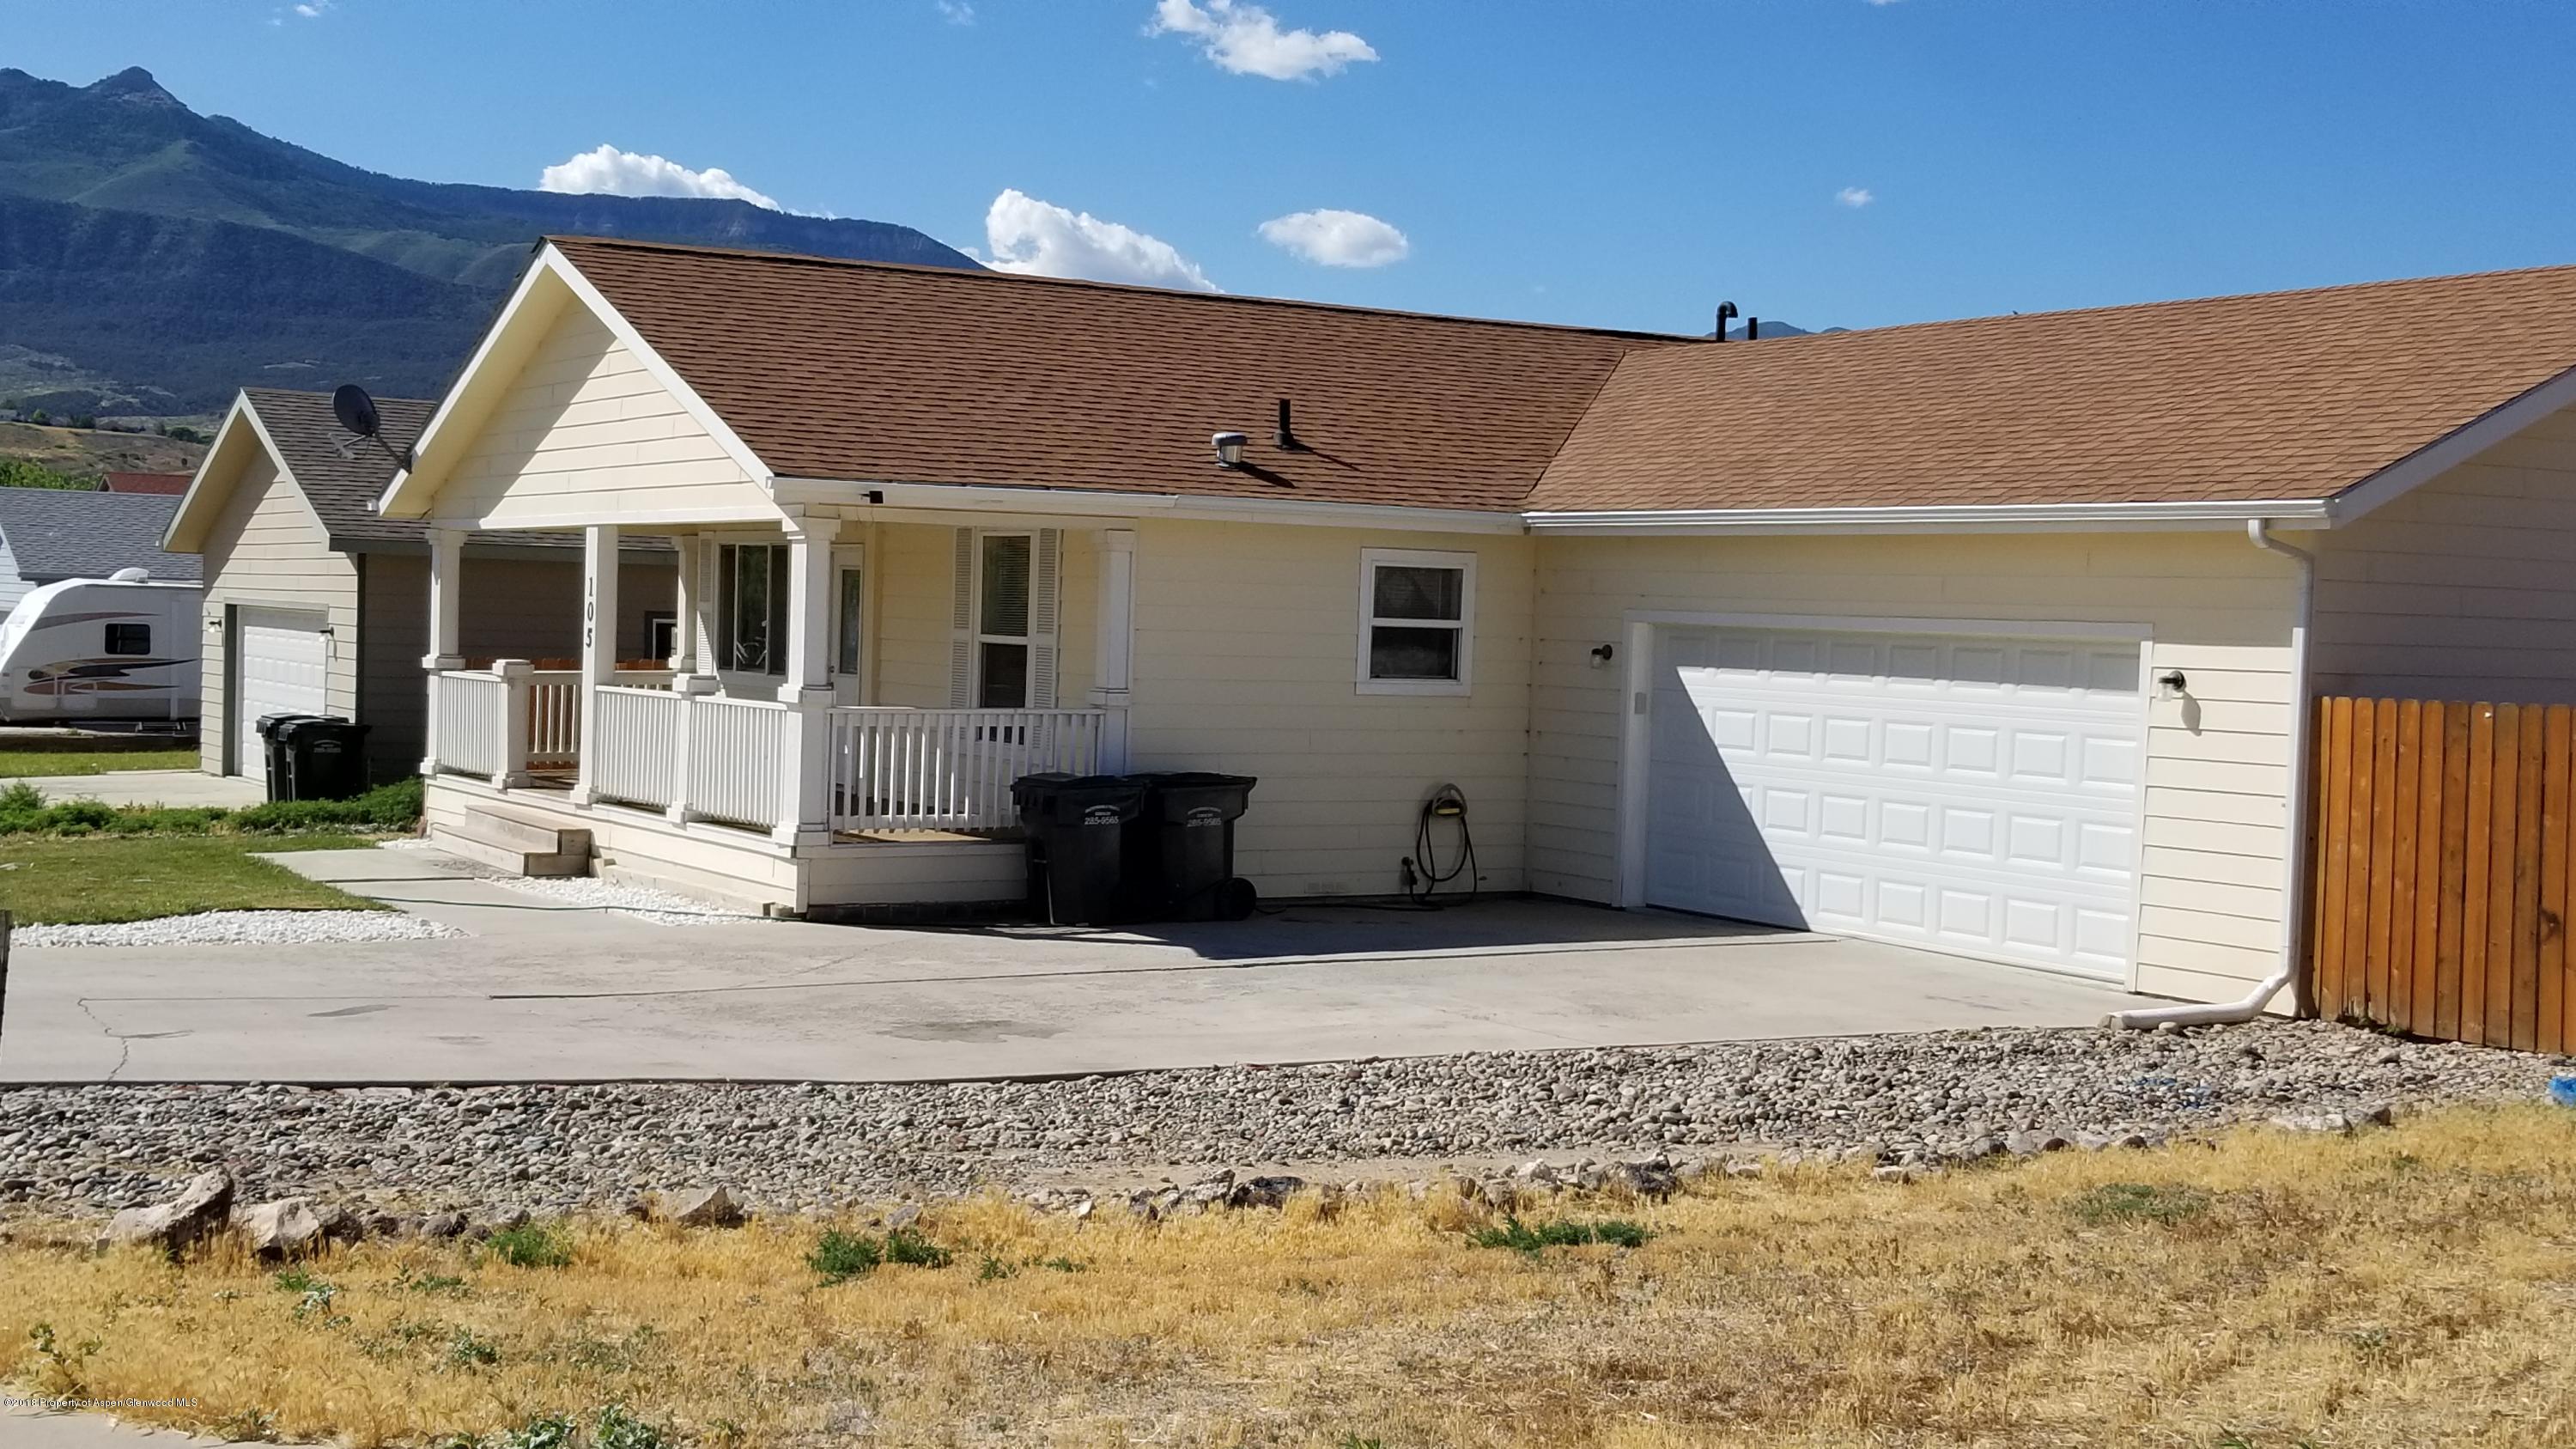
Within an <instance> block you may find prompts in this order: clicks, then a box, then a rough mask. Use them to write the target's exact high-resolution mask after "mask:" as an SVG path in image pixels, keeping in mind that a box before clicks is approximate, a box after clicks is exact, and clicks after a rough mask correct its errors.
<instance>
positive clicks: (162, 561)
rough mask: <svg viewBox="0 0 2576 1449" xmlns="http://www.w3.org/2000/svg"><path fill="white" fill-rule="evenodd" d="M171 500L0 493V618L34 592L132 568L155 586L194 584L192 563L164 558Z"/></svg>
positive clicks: (61, 491) (41, 491) (45, 491)
mask: <svg viewBox="0 0 2576 1449" xmlns="http://www.w3.org/2000/svg"><path fill="white" fill-rule="evenodd" d="M178 506H179V500H177V499H175V498H159V497H153V496H151V495H148V494H146V495H142V496H136V495H133V494H119V493H99V492H95V491H89V490H82V489H71V488H0V613H6V612H8V611H9V610H11V609H14V608H16V607H17V606H18V601H19V600H20V599H23V598H25V597H26V596H27V591H28V590H29V589H32V588H34V587H36V586H37V585H38V584H50V583H56V582H59V581H61V580H63V579H103V578H106V577H107V576H108V575H110V574H113V573H115V572H116V571H117V570H118V569H127V568H139V569H142V570H144V571H146V572H147V573H149V574H151V575H152V577H154V578H156V579H169V580H173V581H176V582H181V583H195V582H196V581H197V561H196V560H195V559H194V558H191V557H189V556H188V555H186V554H171V553H164V552H162V550H161V535H162V533H163V531H164V530H166V529H167V528H168V527H169V526H170V515H171V513H172V512H173V511H174V510H176V509H177V508H178Z"/></svg>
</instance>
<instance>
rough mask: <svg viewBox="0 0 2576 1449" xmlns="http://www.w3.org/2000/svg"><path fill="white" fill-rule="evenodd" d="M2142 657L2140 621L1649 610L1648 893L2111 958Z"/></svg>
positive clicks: (2125, 896)
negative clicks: (1853, 622) (1844, 625)
mask: <svg viewBox="0 0 2576 1449" xmlns="http://www.w3.org/2000/svg"><path fill="white" fill-rule="evenodd" d="M2138 675H2139V669H2138V646H2137V645H2136V644H2135V643H2125V644H2124V643H2112V642H2100V643H2097V642H2092V641H2072V640H2049V639H1999V638H1984V637H1972V636H1956V637H1952V636H1927V635H1913V634H1901V635H1900V634H1854V633H1840V632H1802V631H1788V630H1753V629H1715V628H1707V629H1702V628H1667V629H1662V630H1659V631H1658V640H1657V650H1656V658H1655V691H1654V697H1653V699H1652V701H1651V708H1650V723H1651V725H1652V730H1651V738H1652V752H1651V767H1650V779H1649V788H1648V792H1647V793H1648V805H1647V826H1646V833H1647V848H1646V898H1647V901H1648V903H1649V904H1653V905H1660V906H1672V907H1676V908H1679V909H1682V910H1687V911H1698V912H1703V913H1705V914H1708V915H1716V916H1730V917H1735V918H1739V919H1743V920H1751V921H1762V922H1767V923H1770V924H1774V925H1784V926H1803V927H1806V928H1808V929H1812V930H1818V931H1830V932H1835V933H1837V934H1841V935H1850V936H1865V937H1869V938H1871V939H1874V940H1882V941H1892V942H1897V943H1899V944H1903V945H1910V946H1926V947H1930V948H1933V949H1935V950H1947V951H1956V952H1959V953H1962V954H1966V955H1975V956H1986V957H1992V958H1995V959H1999V960H2006V961H2015V962H2021V963H2024V964H2029V965H2036V966H2049V967H2055V968H2058V969H2060V970H2071V971H2080V972H2084V973H2087V974H2091V975H2098V976H2105V977H2111V978H2115V979H2117V978H2121V977H2124V976H2125V975H2126V974H2127V972H2128V966H2129V955H2130V951H2131V943H2132V940H2133V935H2134V923H2135V921H2136V919H2137V804H2138V790H2139V788H2140V779H2139V770H2140V762H2141V760H2142V759H2143V758H2144V753H2145V752H2144V749H2143V748H2142V741H2141V734H2142V731H2143V729H2144V722H2143V718H2142V710H2141V708H2140V701H2139V698H2138V688H2139V678H2138Z"/></svg>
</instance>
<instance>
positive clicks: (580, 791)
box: [572, 523, 617, 805]
mask: <svg viewBox="0 0 2576 1449" xmlns="http://www.w3.org/2000/svg"><path fill="white" fill-rule="evenodd" d="M616 679H617V525H616V524H613V523H594V524H592V525H590V526H589V527H588V528H585V529H583V530H582V531H581V699H580V701H579V704H578V708H579V709H580V711H581V760H580V766H579V773H577V774H576V775H575V776H574V777H573V786H572V799H573V803H574V804H576V805H587V804H589V803H590V802H591V801H592V800H594V799H596V798H597V791H596V788H595V787H596V784H597V782H598V780H599V743H600V742H599V696H598V692H597V691H598V689H599V686H601V685H603V684H610V683H614V682H615V681H616Z"/></svg>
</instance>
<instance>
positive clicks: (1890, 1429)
mask: <svg viewBox="0 0 2576 1449" xmlns="http://www.w3.org/2000/svg"><path fill="white" fill-rule="evenodd" d="M2121 1184H2143V1185H2145V1187H2144V1188H2127V1187H2121V1186H2119V1185H2121ZM1542 1213H1544V1214H1547V1215H1555V1214H1560V1213H1561V1214H1564V1215H1569V1216H1574V1217H1585V1218H1590V1217H1600V1216H1605V1215H1619V1216H1626V1217H1631V1218H1633V1219H1635V1220H1637V1221H1640V1222H1643V1223H1645V1224H1646V1225H1647V1226H1649V1227H1650V1228H1652V1229H1653V1230H1654V1232H1655V1234H1656V1236H1655V1237H1654V1238H1653V1240H1652V1241H1650V1242H1648V1243H1647V1244H1646V1245H1645V1246H1644V1247H1642V1248H1638V1249H1634V1250H1623V1249H1617V1248H1607V1247H1586V1248H1572V1249H1566V1248H1557V1249H1549V1250H1546V1251H1545V1252H1544V1253H1543V1254H1541V1255H1539V1256H1536V1257H1531V1256H1527V1255H1523V1254H1520V1253H1516V1252H1511V1251H1503V1250H1496V1249H1480V1248H1475V1247H1471V1246H1469V1245H1468V1243H1467V1242H1466V1240H1465V1238H1464V1235H1463V1232H1462V1230H1463V1229H1466V1228H1469V1227H1472V1226H1474V1225H1476V1224H1477V1223H1478V1222H1479V1221H1480V1220H1481V1215H1480V1213H1479V1212H1478V1211H1477V1210H1476V1209H1473V1208H1470V1207H1467V1206H1465V1205H1463V1204H1461V1203H1460V1202H1458V1201H1457V1200H1456V1198H1455V1197H1454V1195H1446V1194H1435V1195H1434V1197H1433V1199H1432V1200H1430V1201H1428V1202H1414V1201H1411V1200H1410V1199H1408V1198H1406V1197H1404V1196H1403V1195H1401V1194H1390V1195H1387V1196H1382V1197H1378V1198H1374V1199H1370V1200H1366V1201H1361V1202H1356V1203H1351V1204H1346V1205H1343V1206H1341V1207H1340V1208H1339V1209H1338V1210H1334V1209H1328V1208H1327V1207H1325V1206H1324V1205H1322V1204H1320V1203H1318V1202H1315V1201H1310V1200H1300V1201H1299V1202H1297V1203H1295V1204H1292V1206H1291V1207H1290V1208H1289V1209H1288V1210H1287V1211H1286V1212H1284V1213H1262V1212H1246V1213H1239V1214H1220V1215H1213V1216H1208V1217H1203V1218H1190V1219H1181V1220H1176V1221H1173V1222H1168V1223H1163V1224H1159V1225H1157V1224H1150V1223H1143V1222H1137V1221H1133V1220H1130V1219H1128V1218H1127V1217H1125V1216H1124V1215H1123V1214H1120V1213H1115V1212H1108V1211H1104V1212H1103V1213H1102V1214H1100V1215H1099V1216H1097V1217H1095V1218H1094V1219H1092V1220H1091V1221H1089V1222H1087V1223H1077V1222H1074V1221H1071V1220H1069V1219H1063V1218H1046V1217H1039V1216H1036V1215H1033V1214H1031V1213H1029V1212H1026V1211H1024V1210H1022V1209H1019V1208H1017V1207H1014V1206H1011V1205H1009V1204H1005V1203H1001V1202H997V1201H983V1202H970V1203H965V1204H959V1205H954V1206H949V1207H944V1208H941V1209H938V1210H937V1211H934V1212H933V1213H931V1214H930V1216H929V1217H928V1218H927V1220H926V1221H925V1224H924V1226H925V1227H926V1228H927V1230H928V1232H929V1235H930V1236H931V1237H932V1238H933V1239H934V1240H936V1241H938V1242H940V1243H942V1244H944V1245H946V1246H947V1247H949V1248H951V1249H952V1250H954V1252H955V1260H954V1262H953V1264H952V1265H951V1266H949V1267H946V1268H941V1269H925V1268H911V1267H888V1268H881V1269H879V1270H877V1271H876V1272H875V1273H873V1274H871V1275H869V1276H866V1277H862V1278H857V1279H853V1280H851V1281H849V1282H847V1283H843V1284H840V1285H837V1286H822V1285H821V1284H820V1283H819V1281H818V1279H817V1276H816V1275H815V1274H814V1273H813V1272H811V1271H810V1270H809V1269H807V1267H806V1266H805V1263H804V1258H805V1255H806V1253H807V1252H808V1251H809V1250H810V1249H811V1247H812V1246H813V1243H814V1240H815V1238H816V1235H817V1233H818V1231H819V1228H818V1226H817V1225H814V1224H810V1223H800V1222H780V1223H761V1224H755V1225H754V1226H752V1227H749V1228H746V1229H742V1230H739V1231H735V1232H683V1231H679V1230H676V1229H671V1228H667V1227H647V1226H642V1225H634V1224H625V1223H616V1224H605V1223H603V1224H598V1225H594V1226H590V1227H585V1228H581V1229H578V1230H576V1233H575V1238H574V1261H573V1263H572V1265H571V1266H569V1267H565V1268H556V1269H521V1268H511V1267H505V1266H499V1265H477V1264H474V1263H473V1262H471V1261H470V1259H469V1258H468V1256H467V1253H466V1250H465V1249H463V1248H462V1247H459V1246H454V1245H425V1244H418V1243H412V1244H374V1245H368V1246H364V1247H360V1248H356V1249H347V1250H338V1251H335V1252H333V1253H331V1254H330V1255H329V1256H327V1257H325V1258H323V1259H321V1260H319V1261H317V1262H315V1263H313V1264H312V1265H310V1270H311V1272H312V1273H313V1274H314V1275H315V1276H317V1277H319V1278H321V1279H324V1280H327V1281H328V1282H329V1283H331V1284H333V1285H335V1286H336V1288H337V1292H336V1294H335V1295H334V1296H332V1297H331V1298H330V1300H329V1302H328V1303H327V1304H325V1305H323V1306H321V1307H319V1308H315V1307H311V1306H308V1303H307V1300H306V1299H305V1298H304V1297H303V1296H302V1295H300V1294H298V1293H296V1292H292V1291H284V1290H281V1289H280V1288H279V1287H278V1286H277V1284H276V1283H275V1282H274V1281H273V1278H272V1275H271V1274H270V1273H269V1272H267V1271H265V1270H262V1269H259V1268H257V1267H255V1266H254V1265H252V1264H249V1263H247V1262H245V1261H243V1260H242V1259H241V1258H240V1257H239V1256H238V1255H237V1253H235V1252H233V1251H232V1250H229V1249H228V1250H225V1251H223V1252H218V1253H217V1254H215V1255H214V1256H211V1257H207V1258H204V1259H201V1260H199V1261H195V1262H192V1263H189V1264H187V1265H185V1266H172V1265H169V1264H165V1263H162V1262H160V1261H157V1260H155V1259H153V1258H151V1257H148V1256H146V1255H143V1254H140V1253H119V1254H115V1255H110V1256H107V1257H93V1256H90V1255H88V1254H86V1253H83V1252H80V1251H77V1250H73V1249H67V1248H46V1247H31V1246H26V1245H24V1244H21V1245H20V1246H17V1247H13V1248H10V1249H8V1250H6V1251H5V1252H0V1333H5V1334H6V1335H7V1336H8V1343H9V1344H10V1345H11V1347H10V1348H9V1349H8V1350H7V1351H8V1352H9V1353H11V1354H13V1355H14V1357H15V1363H14V1372H15V1375H16V1376H17V1378H18V1380H19V1382H20V1383H21V1384H22V1385H24V1386H26V1387H29V1388H36V1389H42V1390H48V1391H55V1392H63V1391H81V1392H87V1393H90V1394H104V1395H120V1396H132V1397H135V1398H141V1399H157V1398H164V1397H172V1396H186V1397H190V1398H193V1399H195V1400H197V1401H198V1407H197V1408H195V1409H193V1410H184V1411H164V1412H161V1413H159V1414H157V1415H154V1414H147V1415H145V1416H144V1417H157V1418H159V1419H160V1420H161V1421H163V1422H168V1423H174V1424H183V1425H188V1426H191V1427H207V1426H212V1425H216V1424H219V1423H225V1422H229V1423H230V1424H231V1425H233V1426H235V1427H239V1426H243V1425H247V1424H251V1423H254V1422H266V1423H269V1424H271V1425H273V1426H274V1430H275V1432H276V1433H277V1434H278V1435H279V1436H280V1437H286V1438H294V1437H306V1436H313V1437H318V1436H323V1435H342V1436H346V1437H347V1438H348V1439H349V1440H350V1441H351V1442H353V1443H356V1444H359V1445H377V1444H411V1443H426V1442H435V1441H436V1440H437V1438H438V1437H439V1436H442V1435H446V1434H450V1433H459V1432H462V1433H472V1434H484V1433H490V1432H492V1431H496V1430H500V1429H504V1428H506V1427H509V1426H512V1425H516V1424H519V1423H522V1422H524V1421H525V1420H527V1419H528V1418H529V1417H531V1416H533V1415H536V1414H540V1413H543V1412H547V1411H557V1410H570V1411H574V1412H577V1413H582V1414H585V1415H586V1414H588V1413H590V1412H593V1411H595V1410H596V1409H597V1408H598V1407H599V1406H602V1405H606V1404H610V1403H619V1404H624V1405H626V1406H628V1407H629V1408H631V1409H632V1410H633V1411H635V1412H636V1413H637V1414H638V1415H639V1416H641V1417H643V1418H645V1419H648V1420H653V1421H658V1422H660V1423H663V1424H667V1425H670V1426H673V1427H674V1428H676V1429H677V1430H679V1431H680V1432H681V1434H682V1435H683V1436H685V1437H686V1438H687V1439H690V1440H694V1441H698V1442H708V1443H735V1444H743V1445H803V1444H820V1443H827V1442H829V1443H840V1442H848V1440H849V1439H850V1438H853V1437H857V1431H860V1430H862V1429H864V1430H866V1431H867V1432H868V1433H870V1434H872V1436H873V1437H872V1438H870V1439H869V1440H868V1442H876V1443H885V1444H903V1445H911V1444H1028V1445H1065V1446H1088V1445H1114V1444H1135V1443H1151V1444H1158V1445H1300V1446H1348V1445H1366V1444H1371V1443H1377V1444H1383V1445H1385V1446H1388V1449H1398V1446H1434V1445H1437V1446H1449V1445H1492V1446H1501V1445H1551V1446H1555V1445H1580V1446H1604V1449H1611V1446H1615V1449H1649V1446H1674V1445H1762V1446H1786V1445H1849V1444H1871V1445H1951V1444H1957V1445H1979V1446H2024V1445H2140V1446H2150V1445H2152V1446H2180V1445H2193V1446H2212V1449H2215V1446H2226V1445H2254V1446H2264V1449H2271V1446H2284V1449H2286V1446H2291V1445H2296V1444H2301V1443H2312V1444H2315V1445H2319V1446H2326V1445H2373V1446H2378V1445H2415V1444H2435V1443H2443V1444H2447V1443H2457V1442H2466V1441H2472V1440H2473V1441H2474V1442H2477V1443H2479V1444H2482V1445H2532V1446H2540V1445H2566V1444H2570V1443H2576V1113H2569V1112H2565V1111H2563V1110H2557V1109H2551V1108H2546V1107H2534V1108H2529V1109H2513V1110H2505V1111H2495V1112H2484V1111H2472V1112H2454V1113H2449V1114H2445V1115H2440V1116H2432V1117H2425V1118H2421V1119H2417V1120H2413V1121H2410V1122H2408V1123H2406V1124H2404V1125H2403V1126H2401V1127H2399V1128H2397V1129H2395V1130H2393V1131H2387V1132H2378V1133H2372V1134H2369V1135H2366V1136H2362V1137H2358V1138H2353V1139H2327V1140H2304V1139H2302V1140H2293V1139H2287V1138H2283V1137H2280V1136H2276V1135H2262V1134H2253V1133H2248V1134H2246V1135H2243V1136H2239V1137H2237V1138H2234V1139H2232V1140H2230V1141H2229V1142H2227V1143H2225V1144H2224V1145H2222V1146H2220V1147H2219V1148H2217V1149H2215V1150H2212V1149H2208V1148H2201V1147H2184V1148H2176V1149H2173V1150H2170V1151H2164V1152H2158V1153H2153V1154H2102V1155H2093V1156H2079V1155H2060V1156H2056V1157H2052V1158H2048V1159H2046V1160H2043V1161H2040V1162H2036V1163H2032V1164H2027V1165H2021V1166H2012V1167H1999V1168H1996V1169H1994V1170H1981V1171H1975V1172H1967V1173H1957V1174H1953V1175H1950V1176H1947V1177H1943V1178H1939V1179H1936V1180H1931V1181H1926V1182H1919V1183H1914V1184H1909V1185H1893V1184H1884V1183H1874V1182H1871V1181H1868V1180H1867V1179H1866V1178H1865V1177H1862V1176H1859V1175H1856V1174H1851V1173H1840V1172H1837V1173H1824V1172H1816V1173H1808V1174H1795V1175H1788V1176H1784V1177H1781V1178H1778V1179H1774V1180H1767V1181H1760V1182H1737V1181H1725V1182H1717V1183H1711V1184H1707V1185H1705V1186H1703V1187H1702V1188H1701V1189H1700V1190H1699V1191H1698V1192H1697V1193H1695V1194H1694V1195H1691V1196H1687V1197H1684V1198H1681V1199H1677V1200H1675V1201H1672V1202H1669V1203H1664V1204H1655V1205H1636V1206H1630V1207H1621V1206H1618V1205H1615V1204H1604V1203H1599V1202H1565V1203H1560V1204H1558V1205H1557V1206H1555V1207H1553V1208H1548V1209H1543V1210H1542ZM988 1259H989V1260H991V1261H992V1262H993V1263H994V1264H995V1265H997V1267H996V1268H995V1270H994V1274H996V1275H998V1276H995V1275H988V1274H987V1273H986V1272H985V1271H984V1264H985V1263H986V1261H987V1260H988ZM1048 1260H1060V1262H1061V1263H1062V1264H1064V1265H1069V1266H1077V1267H1078V1268H1079V1271H1066V1270H1065V1267H1063V1266H1058V1267H1049V1266H1045V1264H1046V1263H1047V1261H1048ZM1004 1270H1007V1272H1005V1271H1004ZM439 1275H447V1276H450V1277H452V1278H456V1279H461V1280H462V1282H461V1283H442V1282H440V1281H438V1278H439ZM299 1309H302V1310H303V1311H301V1312H299V1311H298V1310H299ZM40 1322H41V1323H45V1324H48V1325H50V1326H51V1330H52V1341H53V1343H54V1344H55V1350H54V1353H53V1354H52V1355H50V1356H49V1355H46V1354H43V1353H40V1352H37V1351H35V1350H34V1349H33V1348H32V1347H31V1346H30V1339H29V1334H30V1333H31V1331H33V1330H34V1328H35V1326H36V1325H37V1324H38V1323H40ZM90 1343H94V1344H95V1345H96V1347H95V1349H94V1350H93V1351H91V1352H89V1353H87V1355H86V1356H83V1354H82V1348H83V1346H84V1345H86V1344H90ZM460 1345H463V1347H460ZM475 1345H482V1346H483V1348H477V1347H475ZM485 1349H488V1354H489V1361H488V1362H486V1361H481V1360H482V1359H483V1358H484V1357H485V1352H484V1350H485ZM261 1416H265V1418H264V1419H263V1418H262V1417H261Z"/></svg>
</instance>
